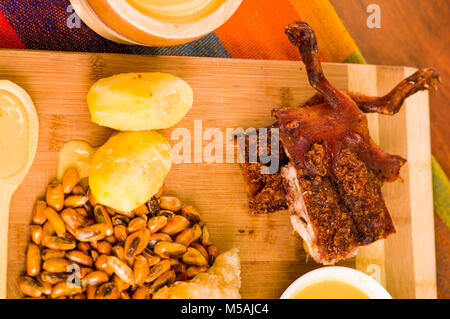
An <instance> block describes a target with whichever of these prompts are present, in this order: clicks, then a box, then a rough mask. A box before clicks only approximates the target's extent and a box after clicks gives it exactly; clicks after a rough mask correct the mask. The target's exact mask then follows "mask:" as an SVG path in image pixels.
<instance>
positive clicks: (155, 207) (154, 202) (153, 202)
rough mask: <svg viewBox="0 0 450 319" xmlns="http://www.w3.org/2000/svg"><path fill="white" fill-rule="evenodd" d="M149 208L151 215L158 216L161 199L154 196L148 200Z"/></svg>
mask: <svg viewBox="0 0 450 319" xmlns="http://www.w3.org/2000/svg"><path fill="white" fill-rule="evenodd" d="M147 208H148V211H149V214H150V216H156V215H158V214H159V200H158V198H156V197H152V198H151V199H150V200H149V201H148V202H147Z"/></svg>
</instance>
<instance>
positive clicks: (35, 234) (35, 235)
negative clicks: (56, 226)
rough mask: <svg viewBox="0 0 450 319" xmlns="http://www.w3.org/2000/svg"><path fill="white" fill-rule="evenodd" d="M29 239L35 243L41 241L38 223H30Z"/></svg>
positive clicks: (40, 229) (40, 228) (37, 243)
mask: <svg viewBox="0 0 450 319" xmlns="http://www.w3.org/2000/svg"><path fill="white" fill-rule="evenodd" d="M30 233H31V240H32V241H33V243H35V244H36V245H39V244H40V243H41V239H42V227H41V226H39V225H31V226H30Z"/></svg>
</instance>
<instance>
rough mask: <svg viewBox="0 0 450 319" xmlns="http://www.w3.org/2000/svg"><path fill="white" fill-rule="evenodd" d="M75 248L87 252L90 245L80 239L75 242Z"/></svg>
mask: <svg viewBox="0 0 450 319" xmlns="http://www.w3.org/2000/svg"><path fill="white" fill-rule="evenodd" d="M77 249H78V250H80V251H82V252H85V253H86V254H87V253H89V251H90V250H91V245H89V243H87V242H84V241H80V242H79V243H78V244H77Z"/></svg>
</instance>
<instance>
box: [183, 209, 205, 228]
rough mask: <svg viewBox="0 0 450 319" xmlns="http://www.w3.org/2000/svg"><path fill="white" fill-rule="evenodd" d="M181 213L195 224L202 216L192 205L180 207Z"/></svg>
mask: <svg viewBox="0 0 450 319" xmlns="http://www.w3.org/2000/svg"><path fill="white" fill-rule="evenodd" d="M181 214H182V215H183V216H184V217H186V218H187V219H188V220H189V221H190V222H191V224H196V223H198V222H200V221H201V220H202V216H201V215H200V213H199V212H198V210H197V209H195V207H194V206H192V205H184V206H183V207H182V208H181Z"/></svg>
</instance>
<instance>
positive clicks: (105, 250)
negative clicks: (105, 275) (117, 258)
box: [97, 240, 112, 255]
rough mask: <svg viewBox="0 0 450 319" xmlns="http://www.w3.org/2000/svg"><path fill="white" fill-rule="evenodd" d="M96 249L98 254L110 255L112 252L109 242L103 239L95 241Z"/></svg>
mask: <svg viewBox="0 0 450 319" xmlns="http://www.w3.org/2000/svg"><path fill="white" fill-rule="evenodd" d="M97 251H98V252H99V253H100V254H105V255H111V254H112V245H111V243H110V242H107V241H105V240H102V241H99V242H98V243H97Z"/></svg>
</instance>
